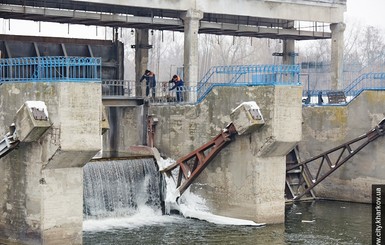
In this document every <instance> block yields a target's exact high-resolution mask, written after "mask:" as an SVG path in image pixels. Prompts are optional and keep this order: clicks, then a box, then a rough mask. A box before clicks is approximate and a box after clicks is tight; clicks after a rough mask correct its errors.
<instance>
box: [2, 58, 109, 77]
mask: <svg viewBox="0 0 385 245" xmlns="http://www.w3.org/2000/svg"><path fill="white" fill-rule="evenodd" d="M58 81H66V82H88V81H92V82H100V81H101V58H88V57H63V56H42V57H21V58H8V59H0V83H7V82H12V83H16V82H58Z"/></svg>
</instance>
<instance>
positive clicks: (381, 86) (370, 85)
mask: <svg viewBox="0 0 385 245" xmlns="http://www.w3.org/2000/svg"><path fill="white" fill-rule="evenodd" d="M365 89H371V90H373V89H376V90H385V73H384V72H371V73H366V74H362V75H361V76H359V77H358V78H357V79H356V80H354V81H353V82H352V83H351V84H349V85H348V86H347V87H346V88H345V89H344V92H345V95H346V96H351V97H353V98H354V97H356V96H357V95H358V94H360V93H361V92H362V91H363V90H365Z"/></svg>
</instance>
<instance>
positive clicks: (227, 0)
mask: <svg viewBox="0 0 385 245" xmlns="http://www.w3.org/2000/svg"><path fill="white" fill-rule="evenodd" d="M79 1H80V0H75V1H74V2H79ZM82 2H88V3H98V4H104V3H105V1H103V0H86V1H83V0H82ZM109 4H112V5H123V6H132V7H138V8H148V7H149V6H150V7H151V8H154V9H172V10H176V11H187V10H188V9H196V10H199V11H202V12H203V13H212V14H223V15H226V14H227V15H239V16H252V17H261V18H275V19H289V20H303V21H320V22H327V23H336V22H341V21H343V13H344V12H345V11H346V1H345V0H339V1H332V0H329V1H327V0H326V1H322V2H320V1H316V0H313V1H312V0H310V1H305V0H297V1H290V0H268V1H262V0H256V1H249V0H239V1H237V3H236V4H234V1H233V0H221V1H215V0H182V1H177V2H175V1H173V0H155V1H153V0H142V1H135V0H126V1H124V4H123V3H122V1H121V0H111V1H109Z"/></svg>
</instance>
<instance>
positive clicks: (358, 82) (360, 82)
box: [303, 72, 385, 105]
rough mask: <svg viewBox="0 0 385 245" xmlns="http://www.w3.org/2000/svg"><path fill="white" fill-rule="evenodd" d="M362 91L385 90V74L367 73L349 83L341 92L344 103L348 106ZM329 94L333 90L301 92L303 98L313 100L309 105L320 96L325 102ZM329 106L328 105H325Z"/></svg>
mask: <svg viewBox="0 0 385 245" xmlns="http://www.w3.org/2000/svg"><path fill="white" fill-rule="evenodd" d="M364 90H385V72H369V73H364V74H361V75H360V76H359V77H357V78H356V79H355V80H353V82H351V83H350V84H349V85H348V86H346V88H344V89H343V90H342V92H343V93H344V95H345V97H346V103H345V104H348V103H349V102H350V101H352V100H353V99H354V98H356V97H357V96H358V95H359V94H360V93H361V92H362V91H364ZM329 92H335V90H311V91H305V90H304V91H303V96H304V97H307V96H309V97H310V98H313V99H312V100H311V101H310V103H309V104H314V103H318V102H317V101H318V98H316V97H318V96H319V95H320V94H322V97H323V100H324V101H326V100H325V99H326V97H325V96H326V95H327V94H328V93H329ZM325 104H329V103H325ZM341 105H343V103H342V104H341Z"/></svg>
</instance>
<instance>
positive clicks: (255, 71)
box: [197, 65, 300, 103]
mask: <svg viewBox="0 0 385 245" xmlns="http://www.w3.org/2000/svg"><path fill="white" fill-rule="evenodd" d="M299 74H300V66H299V65H235V66H214V67H211V68H210V70H209V71H208V72H207V73H206V74H205V75H204V76H203V78H202V80H201V81H200V82H199V83H198V86H197V96H198V99H197V102H198V103H199V102H200V101H202V100H203V99H204V98H205V97H206V95H207V94H208V93H209V92H210V91H211V90H212V88H213V87H216V86H275V85H300V80H299Z"/></svg>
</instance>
